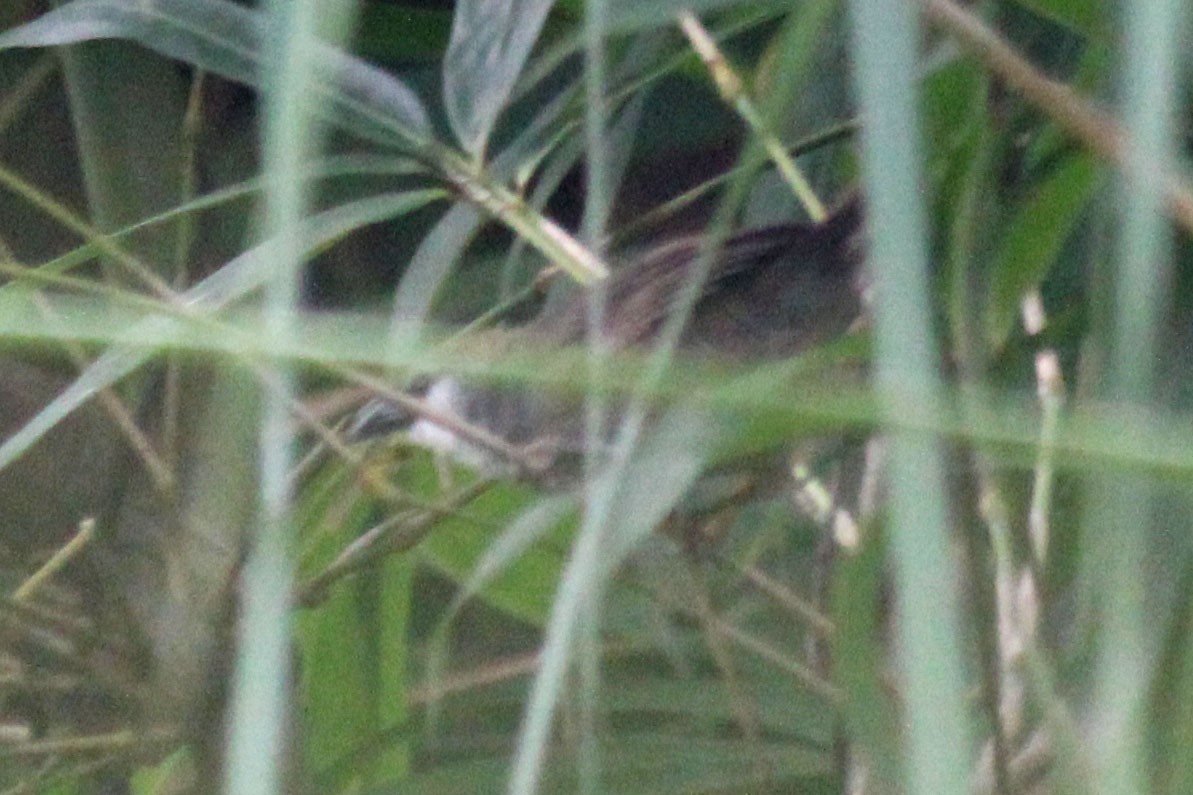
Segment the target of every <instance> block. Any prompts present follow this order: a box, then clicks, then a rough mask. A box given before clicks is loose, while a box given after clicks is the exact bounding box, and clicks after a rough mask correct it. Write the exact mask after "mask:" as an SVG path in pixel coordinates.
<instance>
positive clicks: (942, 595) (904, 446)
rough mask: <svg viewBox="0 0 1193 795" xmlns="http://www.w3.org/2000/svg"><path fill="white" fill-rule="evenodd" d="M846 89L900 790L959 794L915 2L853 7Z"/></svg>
mask: <svg viewBox="0 0 1193 795" xmlns="http://www.w3.org/2000/svg"><path fill="white" fill-rule="evenodd" d="M850 7H851V12H852V22H853V39H854V52H853V55H854V63H855V72H854V81H855V86H856V90H857V97H858V100H859V105H860V111H861V117H862V118H863V119H865V120H866V121H865V124H864V125H863V127H862V134H861V143H862V151H861V154H862V174H863V177H864V179H865V187H866V196H867V210H868V212H869V214H870V218H869V221H870V223H869V230H870V235H871V240H870V243H871V247H870V263H871V266H870V267H871V271H872V273H873V276H874V279H875V291H874V292H875V338H876V339H875V348H876V353H877V357H876V359H877V360H876V363H875V369H876V372H875V376H876V380H877V386H878V388H879V390H880V393H881V394H880V397H881V400H882V404H883V414H884V417H885V420H886V423H887V426H888V428H889V435H890V459H889V461H888V467H887V471H888V473H889V481H890V512H889V521H888V523H887V527H888V534H889V548H890V551H891V555H892V557H893V563H894V571H895V580H896V581H895V591H896V605H897V610H896V616H897V617H896V621H897V625H898V629H897V637H898V641H897V644H896V645H897V648H898V650H899V652H900V666H899V668H900V670H901V672H902V673H903V676H904V684H905V692H904V697H905V698H904V705H905V707H904V709H905V720H904V721H903V724H904V726H905V727H906V731H907V736H906V738H905V739H906V742H907V749H908V758H907V760H906V765H905V771H904V778H905V781H906V791H908V792H911V793H922V795H930V794H931V795H934V794H935V793H944V792H965V791H967V787H968V779H969V772H970V770H971V759H972V757H973V752H972V747H971V740H970V737H971V730H970V721H969V719H968V717H967V715H968V710H967V707H966V704H965V700H964V697H963V691H964V678H963V666H962V659H961V645H960V639H961V633H960V626H961V621H960V606H959V604H958V599H957V585H958V579H957V578H958V574H957V572H956V570H955V567H954V566H953V561H952V559H951V557H950V548H949V538H948V534H947V526H946V521H945V506H944V488H945V487H944V477H943V471H942V466H941V458H940V445H939V443H938V442H937V441H936V439H934V438H932V437H931V436H930V435H928V434H927V433H926V432H925V431H923V430H918V431H917V430H916V428H917V427H920V428H922V427H923V426H925V425H930V424H932V423H933V422H934V421H935V420H936V419H937V418H939V417H940V416H941V415H942V413H943V412H944V411H945V403H944V400H943V397H942V394H941V385H940V379H939V376H938V374H937V351H936V346H935V344H934V342H933V339H932V336H931V330H930V317H931V314H930V307H929V302H928V298H929V295H930V292H929V284H928V271H927V259H928V257H927V245H926V240H927V235H926V229H927V226H926V223H925V220H926V219H925V217H924V210H923V204H922V202H921V201H920V200H919V196H920V186H921V185H922V181H921V180H922V175H921V171H920V157H921V156H920V148H919V122H918V118H917V114H916V110H915V108H916V93H915V81H916V75H917V74H918V65H917V57H916V53H917V44H918V29H917V26H916V21H917V6H916V5H915V4H909V3H905V2H902V0H853V2H851V3H850Z"/></svg>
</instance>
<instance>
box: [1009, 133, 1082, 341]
mask: <svg viewBox="0 0 1193 795" xmlns="http://www.w3.org/2000/svg"><path fill="white" fill-rule="evenodd" d="M1100 173H1101V172H1100V169H1099V167H1098V164H1097V162H1096V161H1095V160H1094V158H1093V157H1092V156H1091V155H1088V154H1079V155H1075V156H1074V157H1072V158H1070V159H1069V160H1067V161H1066V162H1064V163H1062V164H1061V165H1060V167H1058V168H1057V169H1056V171H1055V172H1053V173H1052V174H1051V175H1050V176H1049V177H1048V179H1046V180H1045V181H1044V182H1043V183H1041V184H1040V186H1039V187H1038V188H1036V190H1035V191H1034V193H1033V195H1032V196H1031V197H1029V198H1028V199H1027V201H1025V202H1023V203H1022V204H1021V205H1019V207H1018V210H1017V212H1016V214H1015V217H1014V219H1013V220H1012V221H1011V223H1010V225H1009V227H1008V228H1007V231H1006V235H1005V236H1004V238H1003V247H1002V251H1001V252H1000V253H999V255H998V257H997V259H996V260H995V265H994V269H993V272H992V274H991V282H990V300H989V303H988V304H987V306H986V334H987V339H989V341H990V344H991V346H992V348H993V349H995V350H998V349H1000V348H1002V346H1003V345H1005V344H1006V341H1007V337H1008V336H1009V334H1010V333H1011V328H1012V325H1013V324H1014V322H1015V317H1016V316H1017V314H1018V312H1019V302H1020V301H1021V300H1022V299H1023V295H1024V293H1026V292H1027V291H1028V290H1030V289H1032V288H1033V287H1035V286H1036V285H1038V284H1039V283H1040V282H1042V281H1043V280H1044V278H1045V277H1046V276H1047V275H1048V271H1049V270H1050V269H1051V268H1052V266H1053V264H1054V263H1055V262H1056V258H1057V256H1058V255H1059V254H1060V251H1061V247H1062V246H1063V245H1064V243H1065V241H1066V240H1067V239H1068V237H1069V235H1070V234H1071V233H1072V231H1073V228H1074V227H1075V226H1076V225H1077V222H1078V220H1080V218H1081V215H1082V213H1084V212H1085V208H1086V205H1087V204H1088V203H1089V201H1090V199H1091V198H1092V196H1093V194H1094V191H1095V190H1096V189H1097V187H1098V183H1099V179H1098V177H1099V175H1100Z"/></svg>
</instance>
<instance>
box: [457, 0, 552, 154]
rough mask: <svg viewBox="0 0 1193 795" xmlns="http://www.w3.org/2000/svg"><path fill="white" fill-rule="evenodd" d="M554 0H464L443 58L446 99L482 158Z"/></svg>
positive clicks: (468, 144) (465, 139) (468, 145)
mask: <svg viewBox="0 0 1193 795" xmlns="http://www.w3.org/2000/svg"><path fill="white" fill-rule="evenodd" d="M550 9H551V0H461V2H459V3H456V15H455V18H454V19H453V21H452V35H451V41H450V42H449V43H448V47H447V54H446V55H445V56H444V59H443V103H444V106H445V108H446V110H447V117H448V120H449V121H451V125H452V129H453V130H454V131H455V133H456V137H457V138H459V139H460V142H461V143H462V144H463V145H464V148H465V149H467V150H468V151H469V152H471V153H472V154H473V155H474V156H476V157H478V158H479V157H480V156H481V153H482V152H483V151H484V149H485V145H486V144H487V143H488V140H489V134H490V133H491V132H492V131H493V125H494V124H495V123H496V121H497V115H498V114H499V113H501V110H502V108H504V107H505V105H506V103H507V102H508V101H509V97H510V93H511V92H512V91H513V88H514V83H515V81H516V80H517V79H518V75H520V74H521V73H522V67H523V66H525V64H526V58H527V57H528V56H529V55H530V48H531V47H532V46H533V45H534V41H535V39H537V38H538V35H539V31H540V30H541V29H542V27H543V22H544V21H545V20H546V18H547V12H548V11H549V10H550Z"/></svg>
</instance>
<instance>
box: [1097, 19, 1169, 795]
mask: <svg viewBox="0 0 1193 795" xmlns="http://www.w3.org/2000/svg"><path fill="white" fill-rule="evenodd" d="M1182 9H1183V4H1180V3H1178V2H1175V1H1174V0H1168V1H1167V2H1165V1H1164V0H1150V1H1149V2H1140V3H1135V4H1132V5H1131V6H1130V9H1129V11H1128V10H1127V9H1125V8H1124V10H1123V25H1124V42H1123V43H1124V61H1123V78H1122V80H1123V82H1122V115H1123V122H1124V125H1123V126H1124V130H1125V132H1126V142H1127V145H1126V150H1125V153H1124V162H1123V177H1122V181H1121V190H1122V194H1121V195H1122V199H1121V209H1122V215H1121V227H1120V229H1119V237H1118V249H1117V257H1116V260H1117V263H1118V269H1117V273H1116V276H1115V296H1114V297H1115V312H1114V317H1113V321H1112V322H1113V325H1112V328H1111V332H1110V333H1111V338H1110V352H1111V358H1110V371H1109V373H1108V376H1109V378H1108V383H1107V384H1106V388H1105V390H1103V393H1104V394H1105V395H1106V397H1108V398H1109V399H1110V400H1113V401H1121V402H1122V403H1124V404H1127V407H1128V410H1129V406H1131V405H1134V406H1145V405H1147V404H1148V403H1149V402H1150V400H1151V399H1152V394H1153V385H1154V382H1155V378H1156V375H1157V373H1156V368H1155V363H1156V355H1157V353H1158V331H1159V325H1160V322H1161V318H1162V316H1163V311H1164V305H1165V298H1166V289H1165V288H1166V286H1167V284H1168V281H1169V280H1168V278H1167V271H1168V267H1169V262H1170V259H1171V239H1170V236H1169V233H1168V230H1167V221H1166V220H1165V218H1164V217H1163V214H1162V210H1163V206H1164V196H1163V183H1164V180H1165V179H1167V175H1168V174H1170V173H1172V168H1173V159H1174V158H1173V112H1174V109H1173V106H1172V102H1173V99H1174V98H1175V97H1177V96H1178V95H1179V90H1178V88H1177V82H1176V74H1177V70H1178V64H1179V60H1178V57H1179V50H1178V49H1177V42H1178V41H1179V40H1180V39H1179V36H1178V34H1179V32H1180V30H1181V24H1180V23H1181V11H1182ZM1096 480H1097V482H1096V483H1095V485H1094V489H1093V492H1094V504H1093V513H1092V516H1091V519H1092V528H1091V529H1092V535H1091V540H1092V545H1093V555H1094V560H1096V561H1097V562H1098V565H1097V566H1096V568H1095V571H1097V572H1098V576H1099V577H1100V578H1101V585H1100V587H1098V588H1097V591H1098V592H1099V593H1100V594H1101V596H1102V598H1103V599H1104V603H1103V607H1104V609H1103V610H1102V611H1101V614H1102V615H1103V617H1104V621H1103V625H1102V631H1101V636H1100V638H1099V643H1098V649H1099V654H1098V663H1097V667H1096V674H1095V703H1094V707H1093V709H1092V710H1091V713H1090V714H1091V715H1093V716H1095V718H1094V720H1096V721H1097V726H1096V727H1095V730H1094V731H1093V732H1092V734H1091V740H1092V743H1093V747H1092V748H1091V751H1090V757H1091V759H1094V760H1096V764H1097V765H1098V771H1097V775H1095V776H1094V777H1093V778H1094V781H1095V782H1096V787H1097V791H1098V792H1101V793H1107V795H1109V793H1115V795H1118V794H1119V793H1122V794H1123V795H1128V794H1129V793H1143V792H1147V791H1148V789H1149V787H1148V780H1147V746H1146V707H1147V692H1148V686H1149V683H1150V680H1151V677H1152V675H1153V674H1154V673H1155V669H1154V665H1153V664H1152V663H1151V662H1150V661H1151V660H1155V659H1157V654H1156V652H1157V651H1158V644H1159V641H1160V639H1159V638H1158V637H1157V636H1156V632H1155V629H1154V627H1153V623H1154V622H1152V621H1150V620H1149V617H1148V615H1147V607H1146V594H1147V589H1146V587H1145V586H1146V582H1147V579H1146V577H1145V576H1144V564H1145V557H1146V554H1147V539H1148V536H1149V534H1150V528H1151V510H1152V504H1153V502H1154V500H1153V496H1154V486H1153V484H1152V483H1151V482H1150V481H1148V480H1147V479H1146V477H1138V476H1132V475H1131V474H1130V473H1124V472H1118V473H1110V474H1109V475H1106V476H1103V477H1100V478H1097V479H1096Z"/></svg>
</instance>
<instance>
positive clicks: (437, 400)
mask: <svg viewBox="0 0 1193 795" xmlns="http://www.w3.org/2000/svg"><path fill="white" fill-rule="evenodd" d="M863 232H864V213H863V206H862V200H861V198H860V195H859V194H858V193H856V192H850V193H849V194H847V196H846V198H845V199H844V200H842V201H841V202H840V203H839V205H838V206H837V208H836V209H835V210H834V211H833V212H832V213H831V214H830V215H829V216H828V217H827V218H826V220H824V221H823V222H820V223H806V222H805V223H796V222H792V223H786V224H779V225H773V226H766V227H760V228H756V229H749V230H746V231H741V232H738V233H736V234H733V235H731V236H729V237H728V239H727V240H726V241H725V242H724V244H723V245H722V246H721V247H720V248H719V249H718V250H717V251H715V252H714V253H713V255H712V259H711V261H710V264H709V267H708V270H707V273H706V274H704V278H703V281H702V283H701V285H700V286H699V289H698V291H697V295H696V299H695V301H694V303H693V304H692V306H691V309H690V314H689V315H688V317H687V318H686V321H685V323H684V325H683V329H682V332H681V333H680V335H679V338H678V344H677V348H676V350H677V353H678V354H679V355H681V356H683V357H690V358H693V359H696V360H700V361H708V362H713V363H727V364H731V365H756V364H760V363H765V362H771V361H781V360H784V359H788V358H791V357H793V356H796V355H798V354H800V353H803V352H805V351H807V350H809V349H811V348H813V347H815V346H817V345H820V344H823V343H826V342H829V341H832V340H835V339H837V338H840V337H842V336H843V335H845V334H846V333H847V332H848V331H849V330H850V329H851V328H854V327H856V326H858V325H860V324H862V323H863V322H864V318H865V316H866V309H865V304H866V293H867V283H868V282H867V278H866V274H865V269H864V267H863V261H864V236H863ZM704 245H705V242H704V240H703V239H702V237H701V236H700V234H694V235H686V236H682V237H679V238H676V239H672V240H668V241H665V242H663V243H661V244H658V245H655V246H652V247H649V248H647V249H646V250H645V251H643V252H641V253H638V254H636V255H631V256H626V257H624V258H622V259H623V261H622V262H621V263H620V265H619V266H617V267H616V268H615V270H614V273H613V275H612V276H611V277H610V279H609V281H608V283H607V284H606V285H605V291H606V292H605V300H604V307H605V308H604V312H603V314H602V317H601V321H600V323H599V334H600V337H601V341H602V342H603V343H604V345H605V346H606V348H607V350H609V351H610V352H611V353H612V354H613V355H617V354H618V353H623V352H635V351H638V352H641V351H645V350H647V349H649V347H650V346H651V345H652V344H654V343H655V342H656V341H657V340H658V339H659V336H660V333H661V331H662V330H663V328H664V326H665V324H666V323H667V322H668V319H669V318H670V316H671V314H672V313H673V312H674V311H675V310H676V309H677V304H678V301H679V300H680V298H681V296H682V294H683V288H684V286H685V285H686V284H687V283H688V282H689V280H691V279H693V278H697V277H698V276H699V275H700V274H698V273H697V271H696V267H697V265H698V263H699V261H700V256H701V253H702V251H703V248H704ZM588 312H589V301H588V300H587V298H586V296H585V295H584V294H583V292H582V291H575V292H573V293H572V294H571V295H570V296H568V297H567V298H566V299H565V300H563V301H560V302H558V303H556V304H555V305H554V306H553V307H549V308H548V309H545V310H544V311H543V312H542V313H541V314H540V315H539V316H538V317H537V318H535V319H534V320H532V321H530V322H529V323H526V324H523V325H521V326H518V327H514V328H509V329H504V328H503V329H495V330H490V331H487V332H483V333H484V334H487V335H488V336H489V340H487V344H489V345H490V347H492V343H491V340H492V339H496V340H498V342H497V345H498V346H501V347H505V348H507V349H517V350H522V351H526V350H530V351H543V352H544V353H546V352H549V351H555V350H560V349H565V348H569V347H573V346H579V345H582V344H583V343H584V342H585V340H586V339H587V336H588V334H589V333H590V325H591V324H590V323H589V320H588ZM412 391H415V392H417V393H421V396H422V397H421V401H403V402H402V403H401V404H398V403H397V402H395V401H394V400H392V399H390V398H384V397H382V398H377V399H375V400H373V401H371V402H370V403H369V404H367V405H366V406H364V407H363V408H362V409H361V410H360V411H359V412H358V413H357V415H356V416H355V418H354V419H353V420H352V422H351V423H350V425H349V428H348V436H349V438H350V439H353V440H364V439H369V438H373V437H376V436H379V435H383V434H389V433H393V432H396V431H399V430H404V431H405V432H406V434H407V436H408V437H409V439H410V440H411V441H413V442H415V443H416V444H419V445H422V446H425V447H429V448H431V449H432V450H435V451H437V452H440V453H444V454H446V455H447V456H448V457H449V458H451V459H453V460H455V461H457V462H459V463H461V464H464V465H466V466H468V467H470V468H473V469H476V470H478V471H480V472H481V473H482V474H485V475H488V476H495V477H505V476H514V477H526V478H529V479H532V480H535V481H537V482H538V483H540V484H544V485H547V486H549V487H551V488H559V487H562V486H568V485H571V484H573V483H574V482H575V480H576V478H577V476H578V474H579V472H580V471H581V466H580V463H581V462H582V460H583V455H584V452H585V444H586V441H585V440H586V433H585V423H584V413H583V410H582V408H581V404H580V403H579V401H578V400H577V399H576V398H575V396H574V395H573V396H566V395H558V394H551V393H550V392H547V391H543V390H534V389H528V388H525V386H523V385H515V386H511V385H508V384H502V385H497V384H493V383H485V382H484V381H481V380H476V379H471V380H470V379H465V378H460V377H457V376H444V377H441V378H435V379H429V380H424V381H423V382H422V383H421V384H420V385H419V387H418V388H417V389H415V390H412Z"/></svg>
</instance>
